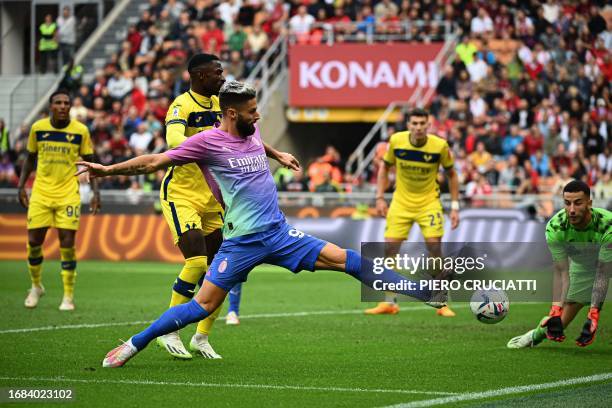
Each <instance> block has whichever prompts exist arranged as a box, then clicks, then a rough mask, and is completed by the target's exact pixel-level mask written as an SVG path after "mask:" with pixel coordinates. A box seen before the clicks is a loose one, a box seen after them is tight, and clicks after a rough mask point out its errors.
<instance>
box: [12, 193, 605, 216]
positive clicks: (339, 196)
mask: <svg viewBox="0 0 612 408" xmlns="http://www.w3.org/2000/svg"><path fill="white" fill-rule="evenodd" d="M101 196H102V203H103V206H104V207H108V206H113V205H121V206H135V207H138V206H140V207H144V206H148V205H150V206H154V205H155V203H157V202H158V201H159V192H158V191H143V190H101ZM391 197H392V195H391V194H386V198H387V200H388V201H389V200H391ZM462 197H463V198H462V201H463V203H462V206H463V207H464V208H525V207H527V206H532V205H535V206H541V207H543V208H547V209H548V211H546V212H549V211H552V210H554V209H558V208H561V207H562V206H563V203H562V201H561V199H560V198H559V197H555V196H553V195H552V194H551V193H543V194H523V195H521V194H515V193H514V192H513V191H512V190H507V191H503V190H501V189H497V191H495V192H494V193H493V194H490V195H474V196H472V197H469V198H467V197H465V196H464V195H462ZM278 199H279V204H280V205H281V206H283V207H334V206H356V205H359V204H367V205H368V206H371V207H373V206H374V205H375V197H374V193H373V192H369V191H364V192H352V193H335V192H331V193H312V192H283V191H281V192H279V193H278ZM441 199H442V203H443V205H444V206H445V207H448V206H449V205H450V195H449V194H442V195H441ZM82 201H83V203H88V202H89V193H88V192H84V193H83V194H82ZM9 204H10V205H9ZM15 205H18V204H17V189H13V188H4V189H0V207H3V210H2V211H0V212H7V211H6V210H7V208H9V207H10V208H13V209H14V208H17V207H15ZM593 206H595V207H603V208H610V207H611V206H612V198H606V199H602V198H595V199H594V200H593ZM8 212H15V211H14V210H13V211H8Z"/></svg>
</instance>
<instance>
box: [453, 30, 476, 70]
mask: <svg viewBox="0 0 612 408" xmlns="http://www.w3.org/2000/svg"><path fill="white" fill-rule="evenodd" d="M477 52H478V47H476V45H474V43H473V42H472V41H471V39H470V37H469V36H467V35H464V36H463V38H462V39H461V43H459V44H458V45H457V47H456V48H455V53H456V54H457V55H458V56H459V59H460V60H461V62H463V65H464V66H466V67H468V66H469V65H470V64H472V62H473V61H474V55H475V54H476V53H477Z"/></svg>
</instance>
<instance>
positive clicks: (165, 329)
mask: <svg viewBox="0 0 612 408" xmlns="http://www.w3.org/2000/svg"><path fill="white" fill-rule="evenodd" d="M209 314H210V313H208V312H207V311H206V310H205V309H204V308H203V307H202V306H200V305H199V304H198V302H196V301H195V300H191V301H190V302H187V303H184V304H182V305H178V306H174V307H171V308H170V309H168V310H166V311H165V312H164V314H162V315H161V316H160V317H159V319H157V320H156V321H154V322H153V323H152V324H151V325H150V326H149V327H147V328H146V329H145V330H143V331H141V332H140V333H138V334H137V335H135V336H133V337H132V344H133V345H134V347H136V348H137V349H138V350H142V349H143V348H145V347H147V344H149V343H150V342H151V340H153V339H155V338H157V337H159V336H163V335H164V334H168V333H172V332H173V331H176V330H178V329H181V328H183V327H185V326H187V325H188V324H189V323H195V322H199V321H200V320H202V319H204V318H206V316H208V315H209Z"/></svg>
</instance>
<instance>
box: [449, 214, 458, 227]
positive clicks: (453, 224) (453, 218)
mask: <svg viewBox="0 0 612 408" xmlns="http://www.w3.org/2000/svg"><path fill="white" fill-rule="evenodd" d="M450 219H451V229H456V228H457V227H458V226H459V211H458V210H451V212H450Z"/></svg>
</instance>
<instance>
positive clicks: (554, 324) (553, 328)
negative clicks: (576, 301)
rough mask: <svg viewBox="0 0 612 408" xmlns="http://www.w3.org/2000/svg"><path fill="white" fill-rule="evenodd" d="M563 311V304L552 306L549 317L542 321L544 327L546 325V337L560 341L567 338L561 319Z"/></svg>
mask: <svg viewBox="0 0 612 408" xmlns="http://www.w3.org/2000/svg"><path fill="white" fill-rule="evenodd" d="M562 312H563V308H562V307H561V306H553V307H551V308H550V313H549V314H548V318H547V319H546V320H544V321H543V322H542V323H541V326H542V327H546V338H547V339H549V340H552V341H557V342H559V343H561V342H562V341H563V340H565V334H564V333H563V322H562V321H561V313H562Z"/></svg>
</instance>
